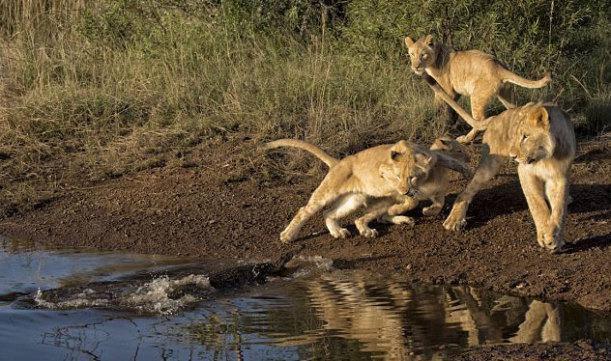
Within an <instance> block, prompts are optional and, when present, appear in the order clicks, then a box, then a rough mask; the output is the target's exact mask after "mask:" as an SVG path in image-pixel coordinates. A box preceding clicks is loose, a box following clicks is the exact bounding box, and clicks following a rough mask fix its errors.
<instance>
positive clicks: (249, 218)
mask: <svg viewBox="0 0 611 361" xmlns="http://www.w3.org/2000/svg"><path fill="white" fill-rule="evenodd" d="M242 143H245V144H246V147H245V149H246V150H243V149H244V148H242V147H240V146H239V145H240V144H242ZM256 146H257V144H256V142H255V141H253V140H250V139H249V138H248V137H247V136H236V137H234V138H232V139H216V140H211V141H209V142H207V143H204V144H201V145H199V146H198V148H197V149H196V151H195V152H194V153H193V154H191V159H192V162H190V163H186V164H185V166H184V167H165V168H157V169H152V170H147V171H144V172H141V173H138V174H135V175H132V176H124V177H122V178H118V179H112V180H107V181H104V182H101V183H98V184H94V185H89V184H87V185H85V184H83V185H82V186H81V187H77V188H76V189H73V190H71V191H69V192H66V193H65V194H64V195H62V196H61V197H59V198H57V199H54V200H52V201H50V202H48V203H46V204H44V205H40V206H39V207H38V208H37V209H35V210H33V211H30V212H28V213H25V214H18V215H13V216H11V217H10V218H7V219H3V220H0V234H3V235H6V236H8V237H14V238H21V239H27V240H33V241H36V242H40V243H41V244H43V245H46V246H52V247H87V248H96V249H104V250H129V251H133V252H143V253H158V254H169V255H183V256H195V257H200V258H202V259H204V260H205V259H225V260H235V261H236V262H237V261H238V260H246V261H254V260H264V259H274V258H276V257H277V256H278V255H279V254H281V253H283V252H285V251H286V250H288V249H295V250H298V253H299V254H303V255H320V256H323V257H328V258H332V259H333V260H334V261H335V264H336V266H338V267H342V268H359V269H365V270H371V271H374V272H378V273H382V274H384V273H389V272H390V273H398V274H400V275H401V276H402V277H404V278H405V279H407V280H408V281H413V282H426V283H449V284H465V283H468V284H471V285H474V286H478V287H483V288H486V289H491V290H494V291H497V292H503V293H509V294H514V295H521V296H532V297H538V298H542V299H545V300H567V301H573V302H577V303H579V304H581V305H583V306H584V307H587V308H591V309H596V310H601V311H603V312H610V311H611V247H610V245H611V222H610V218H611V217H610V216H611V138H610V137H603V138H598V139H596V140H588V141H582V142H580V143H579V147H578V149H579V153H578V158H577V159H576V161H575V164H574V166H573V174H572V185H571V190H570V192H571V195H572V197H573V198H574V201H573V203H572V204H570V206H569V216H568V221H567V227H566V239H567V243H568V245H567V251H566V252H564V253H562V254H550V253H548V252H547V251H545V250H543V249H542V248H540V247H539V246H538V245H537V242H536V240H535V230H534V225H533V222H532V219H531V217H530V213H529V212H528V209H527V205H526V201H525V199H524V197H523V195H522V192H521V190H520V185H519V182H518V179H517V175H516V173H515V166H514V165H513V164H508V165H507V166H506V167H505V168H504V170H503V171H502V172H501V173H500V174H499V175H498V176H497V177H496V178H495V179H494V180H493V181H492V182H491V183H490V184H489V185H488V186H487V187H486V188H485V189H484V190H482V191H481V192H480V193H479V194H478V195H476V197H475V199H474V201H473V203H472V205H471V207H470V209H469V212H468V219H467V221H468V225H467V229H466V230H465V231H463V232H462V233H450V232H447V231H445V230H444V229H443V227H442V222H443V219H444V217H445V216H447V214H448V212H449V208H450V207H451V204H452V201H453V199H454V197H455V194H456V193H457V192H458V191H460V190H461V189H462V188H464V186H465V185H466V181H465V180H460V179H457V180H456V181H454V182H453V184H452V189H451V191H452V192H453V195H451V196H449V197H448V199H447V202H446V207H445V208H444V211H443V212H442V214H441V215H439V216H438V217H435V218H427V217H423V216H421V207H420V208H419V209H417V210H415V211H413V212H412V214H413V215H414V216H415V217H416V226H415V227H414V228H412V229H408V228H406V227H402V226H387V225H381V224H379V225H375V227H376V228H378V230H380V236H379V237H378V238H376V239H367V238H363V237H360V236H357V235H355V236H352V237H350V238H347V239H343V240H336V239H333V238H332V237H330V236H329V234H328V233H327V232H326V229H325V227H324V224H323V222H322V218H321V217H315V218H314V219H312V220H311V221H310V222H308V224H307V226H306V227H304V229H303V230H302V231H301V233H300V235H301V238H300V239H298V240H297V241H296V242H295V243H294V244H291V245H284V244H281V243H280V242H279V240H278V237H279V233H280V231H281V230H282V229H283V228H284V227H285V226H286V224H287V223H288V222H289V221H290V219H291V218H292V216H293V214H294V213H295V212H296V211H297V209H298V208H299V207H300V206H302V205H303V204H305V202H306V200H307V198H308V196H309V195H310V193H311V192H312V190H313V189H314V188H315V187H316V185H317V183H318V182H319V181H320V179H321V177H322V175H323V174H324V172H310V173H314V174H318V176H306V175H304V174H303V173H301V174H299V171H294V172H293V173H286V174H284V175H283V174H281V173H279V172H278V171H277V170H276V171H274V164H276V165H277V164H279V163H280V162H284V161H287V160H291V159H290V157H288V156H283V155H278V154H275V155H272V156H270V157H267V158H266V157H264V156H263V155H261V154H258V153H257V152H256V151H255V150H254V149H255V148H256ZM471 148H472V153H473V158H474V159H473V164H474V165H475V164H476V162H477V161H478V160H479V156H478V155H477V154H478V145H473V146H472V147H471ZM266 159H267V160H266ZM269 159H274V160H272V161H270V160H269ZM301 159H302V160H305V159H306V157H305V156H303V157H302V158H301ZM291 161H293V162H294V161H295V160H294V159H292V160H291ZM270 162H271V164H272V166H270ZM274 162H275V163H274ZM308 164H317V163H316V162H315V161H310V163H308ZM317 167H318V166H317ZM276 168H277V166H276ZM270 169H271V170H270ZM320 169H322V168H320ZM349 229H350V230H351V231H352V232H353V234H356V230H355V228H354V227H351V228H350V227H349ZM566 347H569V348H570V347H573V348H575V350H573V351H571V352H578V353H579V352H580V351H579V350H583V348H579V346H578V345H572V346H571V345H569V346H566ZM503 349H504V348H503ZM543 349H544V350H543V351H541V352H543V353H545V352H547V351H545V347H543ZM501 350H502V349H501ZM507 350H509V351H507V353H506V354H505V355H506V356H507V357H508V358H513V357H514V356H515V357H518V358H520V356H519V355H522V356H521V357H526V356H525V355H526V354H525V353H524V352H527V351H528V350H531V351H532V352H535V351H533V350H535V349H534V348H532V349H529V348H528V347H522V348H510V349H507ZM516 350H517V351H516ZM520 350H527V351H523V352H522V353H520V352H521V351H520ZM498 352H505V351H498ZM550 352H551V351H550ZM584 352H585V351H584ZM588 352H589V351H588ZM582 354H583V353H582ZM584 355H585V354H584ZM465 357H466V356H465ZM533 357H534V358H533V359H541V358H542V356H541V357H538V356H533ZM501 358H502V357H501ZM543 358H544V357H543ZM586 358H587V357H586ZM475 359H477V357H476V356H475ZM552 359H553V357H552Z"/></svg>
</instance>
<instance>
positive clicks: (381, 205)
mask: <svg viewBox="0 0 611 361" xmlns="http://www.w3.org/2000/svg"><path fill="white" fill-rule="evenodd" d="M393 204H394V200H393V199H392V198H381V199H378V200H375V201H374V202H373V204H372V205H371V206H369V207H368V208H367V213H365V215H363V216H362V217H360V218H358V219H357V220H356V221H354V225H355V226H356V228H357V229H358V230H359V234H360V235H361V236H363V237H371V238H373V237H377V236H378V231H376V230H375V229H373V228H370V227H369V222H371V221H373V220H375V219H378V218H380V217H381V216H383V215H385V214H386V213H387V212H388V208H389V207H390V206H392V205H393Z"/></svg>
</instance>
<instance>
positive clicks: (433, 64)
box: [405, 35, 551, 143]
mask: <svg viewBox="0 0 611 361" xmlns="http://www.w3.org/2000/svg"><path fill="white" fill-rule="evenodd" d="M405 45H407V49H408V52H409V57H410V60H411V63H412V65H411V68H412V71H413V72H414V73H416V74H417V75H420V76H422V75H423V74H424V73H426V74H428V75H430V76H432V77H433V78H434V79H435V80H436V81H437V83H439V85H441V87H442V88H443V90H444V91H445V92H446V93H447V94H448V95H449V96H450V97H451V98H452V99H454V100H456V99H457V98H458V96H460V95H463V96H468V97H470V101H471V115H472V116H473V118H474V120H475V122H476V123H479V122H481V121H483V120H484V119H485V118H486V113H485V111H486V106H487V105H488V104H489V103H490V102H491V101H492V99H493V98H494V97H497V98H498V99H499V101H500V102H501V103H502V104H503V105H504V106H505V108H507V109H510V108H513V107H514V106H515V105H513V104H512V103H511V102H510V101H509V100H508V99H507V98H508V95H509V94H508V93H507V89H506V88H505V87H504V84H505V83H513V84H516V85H519V86H521V87H524V88H530V89H535V88H542V87H544V86H546V85H547V84H548V83H549V82H550V81H551V77H550V75H549V74H546V75H545V76H544V77H543V78H541V79H539V80H529V79H525V78H523V77H521V76H519V75H517V74H515V73H513V72H511V71H510V70H508V69H507V68H505V67H504V66H503V65H502V64H500V63H499V62H498V61H497V60H496V59H495V58H494V57H493V56H492V55H489V54H486V53H484V52H481V51H479V50H467V51H456V50H452V49H450V48H448V47H445V46H443V45H442V44H440V43H436V42H434V41H433V36H432V35H427V36H424V37H422V38H420V39H418V40H416V41H414V40H413V39H412V38H410V37H409V36H408V37H406V38H405ZM435 102H436V103H437V104H439V103H441V99H440V98H439V97H438V96H435ZM470 125H471V126H472V127H473V129H472V130H471V131H470V132H469V133H468V134H466V135H463V136H460V137H458V138H457V140H458V141H459V142H461V143H470V142H472V141H473V139H474V138H475V137H476V135H477V132H478V131H479V130H482V127H481V126H477V125H474V124H470Z"/></svg>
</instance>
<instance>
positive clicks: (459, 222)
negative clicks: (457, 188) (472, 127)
mask: <svg viewBox="0 0 611 361" xmlns="http://www.w3.org/2000/svg"><path fill="white" fill-rule="evenodd" d="M502 160H503V157H500V156H496V155H489V154H488V152H487V150H485V151H484V154H483V155H482V161H481V163H480V165H479V166H478V168H477V170H476V171H475V175H474V176H473V179H471V182H469V184H468V185H467V188H465V190H464V191H463V192H462V193H461V194H459V195H458V197H457V198H456V201H454V205H453V206H452V210H451V211H450V215H449V216H448V218H446V220H445V222H443V228H445V229H447V230H449V231H460V230H461V229H462V228H463V227H464V226H465V224H466V221H465V217H466V216H467V209H468V208H469V204H470V203H471V200H472V199H473V197H474V196H475V195H476V194H477V192H479V190H480V189H482V187H483V186H484V185H486V183H488V182H489V181H490V179H492V177H494V176H495V175H496V174H497V173H498V171H499V168H500V166H501V161H502Z"/></svg>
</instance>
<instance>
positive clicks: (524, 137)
mask: <svg viewBox="0 0 611 361" xmlns="http://www.w3.org/2000/svg"><path fill="white" fill-rule="evenodd" d="M526 139H528V135H526V134H523V135H522V141H521V143H524V141H525V140H526Z"/></svg>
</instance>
